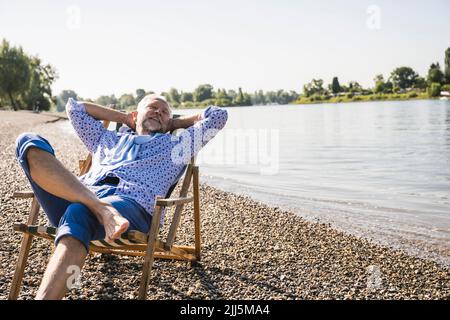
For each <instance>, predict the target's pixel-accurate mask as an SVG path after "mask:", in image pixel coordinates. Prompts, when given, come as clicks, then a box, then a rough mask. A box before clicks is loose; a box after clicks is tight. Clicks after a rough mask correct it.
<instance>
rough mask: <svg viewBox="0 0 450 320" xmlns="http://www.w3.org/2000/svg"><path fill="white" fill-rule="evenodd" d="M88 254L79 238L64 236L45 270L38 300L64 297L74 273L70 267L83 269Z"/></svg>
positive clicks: (37, 295) (37, 296)
mask: <svg viewBox="0 0 450 320" xmlns="http://www.w3.org/2000/svg"><path fill="white" fill-rule="evenodd" d="M86 256H87V252H86V248H85V247H84V245H83V244H82V243H81V242H80V241H79V240H77V239H75V238H73V237H71V236H66V237H62V238H61V240H60V241H59V242H58V245H57V246H56V249H55V252H54V253H53V255H52V257H51V258H50V262H49V263H48V266H47V269H46V270H45V273H44V278H43V279H42V282H41V285H40V287H39V290H38V292H37V294H36V300H60V299H62V298H63V297H64V295H65V294H66V292H67V289H68V284H67V279H68V278H69V276H71V275H73V272H72V273H70V272H69V271H70V270H69V267H70V266H78V268H79V269H78V270H80V271H81V268H83V265H84V261H85V259H86Z"/></svg>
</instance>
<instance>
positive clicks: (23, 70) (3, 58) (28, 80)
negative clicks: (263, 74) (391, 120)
mask: <svg viewBox="0 0 450 320" xmlns="http://www.w3.org/2000/svg"><path fill="white" fill-rule="evenodd" d="M56 78H57V73H56V70H55V69H54V68H53V67H52V66H51V65H49V64H45V65H44V64H43V63H42V62H41V60H40V59H39V58H38V57H35V56H30V55H27V54H26V53H25V52H23V50H22V48H21V47H18V48H17V47H12V46H10V44H9V43H8V42H7V41H6V40H3V41H2V43H1V47H0V106H6V105H9V106H11V107H12V108H13V109H14V110H18V109H30V110H36V109H39V110H48V109H50V107H51V106H52V105H56V109H57V110H58V111H63V110H64V106H65V104H66V103H67V100H68V99H69V98H70V97H73V98H75V99H82V100H87V101H93V102H96V103H98V104H101V105H108V104H116V105H117V106H118V107H119V108H121V109H132V108H134V107H135V106H136V105H137V104H138V103H139V101H140V100H141V99H142V98H143V97H144V96H145V95H146V94H149V93H155V92H153V91H150V90H145V89H142V88H140V89H137V90H136V91H135V92H133V93H125V94H122V95H121V96H120V97H116V96H115V95H104V96H100V97H98V98H97V99H95V100H91V99H89V98H84V99H83V98H81V97H79V96H78V94H77V93H76V92H75V91H73V90H63V91H62V92H61V93H60V94H59V95H58V96H55V97H53V96H52V91H51V85H52V83H53V82H54V81H55V80H56ZM410 91H413V92H412V93H410V96H411V97H414V95H413V94H415V92H416V91H420V92H427V93H428V96H430V97H437V96H439V95H440V92H441V91H450V48H448V49H447V50H446V51H445V66H444V69H443V70H442V68H441V66H440V65H439V63H438V62H437V63H432V64H431V65H430V68H429V70H428V73H427V76H426V77H421V76H420V75H419V74H418V73H417V72H416V71H414V70H413V69H412V68H410V67H406V66H403V67H399V68H396V69H394V70H393V71H392V72H391V73H390V75H389V77H388V78H387V79H385V78H384V76H383V75H382V74H379V75H376V76H375V78H374V86H373V87H372V88H363V87H362V86H361V85H360V84H359V83H358V82H356V81H350V82H348V83H347V84H341V83H340V82H339V79H338V77H334V78H333V79H332V80H331V83H330V84H329V85H325V84H324V81H323V80H322V79H313V80H312V81H311V82H309V83H307V84H305V85H304V86H303V94H299V93H297V92H295V91H292V90H291V91H285V90H277V91H265V92H264V91H263V90H258V91H255V92H253V93H248V92H244V91H243V90H242V88H238V89H237V90H226V89H224V88H217V89H215V88H214V87H213V86H212V85H210V84H201V85H199V86H198V87H197V88H195V89H194V91H192V92H189V91H180V90H178V89H176V88H171V89H170V90H168V91H167V92H161V93H159V94H161V95H163V96H164V97H166V99H167V100H168V101H169V102H170V103H171V105H172V106H173V107H174V108H179V107H182V108H191V107H205V106H208V105H212V104H213V105H218V106H223V107H229V106H251V105H267V104H289V103H296V102H297V103H299V102H303V99H308V100H309V101H326V100H328V99H330V98H332V97H340V96H345V97H346V98H352V97H355V96H359V95H379V96H380V95H383V94H392V93H405V92H410ZM356 98H358V97H356Z"/></svg>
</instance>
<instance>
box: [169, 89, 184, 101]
mask: <svg viewBox="0 0 450 320" xmlns="http://www.w3.org/2000/svg"><path fill="white" fill-rule="evenodd" d="M168 96H169V102H172V103H176V104H179V103H180V102H181V99H180V98H181V96H180V94H179V93H178V90H177V89H175V88H170V90H169V95H168Z"/></svg>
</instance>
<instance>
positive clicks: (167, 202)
mask: <svg viewBox="0 0 450 320" xmlns="http://www.w3.org/2000/svg"><path fill="white" fill-rule="evenodd" d="M193 201H194V197H180V198H168V199H158V200H156V205H157V206H161V207H169V206H174V205H178V204H183V203H189V202H193Z"/></svg>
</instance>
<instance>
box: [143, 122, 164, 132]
mask: <svg viewBox="0 0 450 320" xmlns="http://www.w3.org/2000/svg"><path fill="white" fill-rule="evenodd" d="M142 129H143V131H144V132H145V133H147V134H148V133H151V132H163V128H162V125H161V123H159V121H156V120H153V119H145V120H144V121H143V122H142Z"/></svg>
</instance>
